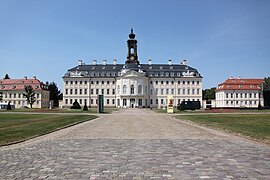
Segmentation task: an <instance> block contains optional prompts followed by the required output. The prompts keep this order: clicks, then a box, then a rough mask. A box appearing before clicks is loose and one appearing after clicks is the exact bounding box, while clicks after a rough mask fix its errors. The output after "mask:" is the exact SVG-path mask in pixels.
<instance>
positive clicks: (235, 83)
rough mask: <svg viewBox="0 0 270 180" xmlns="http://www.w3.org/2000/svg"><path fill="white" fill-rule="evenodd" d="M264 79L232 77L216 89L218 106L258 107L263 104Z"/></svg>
mask: <svg viewBox="0 0 270 180" xmlns="http://www.w3.org/2000/svg"><path fill="white" fill-rule="evenodd" d="M263 82H264V80H263V79H243V78H241V77H238V78H233V77H230V78H229V79H227V80H226V81H225V82H223V83H221V84H219V85H218V87H217V89H216V107H217V108H257V107H258V106H259V104H261V105H262V106H263V93H262V87H263V86H262V84H263Z"/></svg>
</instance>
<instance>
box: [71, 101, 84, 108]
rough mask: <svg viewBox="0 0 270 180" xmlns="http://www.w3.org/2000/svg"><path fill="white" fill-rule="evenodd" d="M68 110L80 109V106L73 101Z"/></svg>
mask: <svg viewBox="0 0 270 180" xmlns="http://www.w3.org/2000/svg"><path fill="white" fill-rule="evenodd" d="M70 109H82V108H81V105H80V104H79V103H78V102H77V101H75V102H74V103H73V105H72V106H71V107H70Z"/></svg>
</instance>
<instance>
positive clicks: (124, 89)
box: [123, 85, 127, 94]
mask: <svg viewBox="0 0 270 180" xmlns="http://www.w3.org/2000/svg"><path fill="white" fill-rule="evenodd" d="M126 93H127V86H126V85H124V86H123V94H126Z"/></svg>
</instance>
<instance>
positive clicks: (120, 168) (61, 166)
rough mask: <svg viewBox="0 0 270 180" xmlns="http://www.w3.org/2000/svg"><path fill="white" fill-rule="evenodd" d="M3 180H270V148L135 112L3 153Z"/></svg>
mask: <svg viewBox="0 0 270 180" xmlns="http://www.w3.org/2000/svg"><path fill="white" fill-rule="evenodd" d="M0 158H1V159H0V179H270V147H269V146H266V145H260V144H258V143H254V142H251V141H249V140H245V139H242V138H239V137H235V136H232V135H228V134H225V133H222V132H219V131H215V130H211V129H207V128H202V127H199V126H195V125H192V124H189V123H187V122H184V121H183V122H182V121H180V120H177V119H175V118H173V117H172V116H167V115H164V114H155V113H153V112H151V111H149V110H145V109H143V110H139V109H132V110H130V109H127V110H120V111H119V112H116V113H113V114H111V115H102V116H101V117H100V118H98V119H96V120H93V121H89V122H86V123H83V124H79V125H77V126H73V127H70V128H67V129H64V130H61V131H58V132H55V133H51V134H49V135H46V136H42V137H39V138H36V139H32V140H30V141H27V142H24V143H21V144H17V145H13V146H8V147H1V148H0Z"/></svg>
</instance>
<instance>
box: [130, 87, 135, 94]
mask: <svg viewBox="0 0 270 180" xmlns="http://www.w3.org/2000/svg"><path fill="white" fill-rule="evenodd" d="M130 94H134V85H131V86H130Z"/></svg>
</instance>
